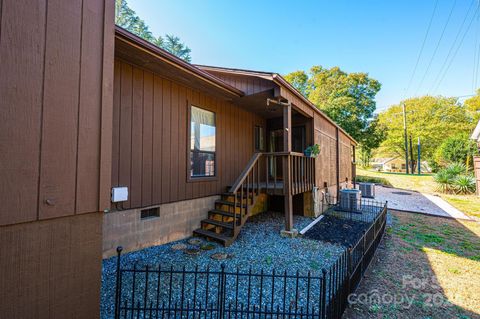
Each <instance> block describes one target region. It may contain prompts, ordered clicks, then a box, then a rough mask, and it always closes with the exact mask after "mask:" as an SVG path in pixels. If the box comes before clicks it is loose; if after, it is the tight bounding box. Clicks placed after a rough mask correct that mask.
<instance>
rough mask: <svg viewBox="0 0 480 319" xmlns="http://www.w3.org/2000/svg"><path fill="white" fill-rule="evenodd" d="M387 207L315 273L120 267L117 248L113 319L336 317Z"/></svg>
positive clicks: (381, 230)
mask: <svg viewBox="0 0 480 319" xmlns="http://www.w3.org/2000/svg"><path fill="white" fill-rule="evenodd" d="M386 213H387V206H386V205H384V206H383V207H381V209H380V210H379V212H378V214H377V216H376V218H375V219H374V220H373V222H372V223H371V225H370V227H369V228H368V229H367V231H365V233H364V234H363V236H362V238H361V239H360V240H359V241H358V242H357V243H356V244H355V245H354V246H352V247H349V248H348V249H346V250H345V251H344V252H343V253H342V255H341V256H340V257H339V258H338V259H337V260H336V262H335V263H334V264H333V265H332V266H331V267H330V268H329V269H323V270H322V272H321V274H311V273H310V272H306V273H300V272H299V271H297V272H295V273H288V272H287V271H284V272H276V271H275V270H273V271H271V272H264V271H263V270H261V271H260V272H257V271H255V272H254V271H252V269H250V270H248V271H240V270H239V269H236V270H233V271H232V270H229V269H226V268H225V266H224V265H222V266H221V267H220V268H219V269H209V268H207V269H203V270H201V269H198V268H194V269H186V268H185V267H183V268H181V269H177V268H174V267H169V268H162V267H161V265H158V266H155V267H149V266H145V267H137V266H134V267H133V268H128V269H127V268H122V267H121V266H120V265H121V248H118V249H117V252H118V259H117V273H116V276H117V278H116V281H117V284H116V291H115V318H116V319H117V318H118V319H119V318H130V319H134V318H137V319H139V318H142V319H147V318H149V319H150V318H162V319H163V318H175V319H176V318H187V319H188V318H192V319H196V318H199V319H200V318H205V319H209V318H210V319H211V318H216V319H224V318H241V319H243V318H247V319H249V318H252V319H254V318H305V319H309V318H312V319H313V318H321V319H326V318H340V317H341V315H342V313H343V311H344V310H345V308H346V307H347V305H348V302H347V297H348V295H349V294H350V293H352V292H353V291H354V290H355V289H356V287H357V286H358V284H359V283H360V280H361V278H362V277H363V274H364V272H365V269H366V268H367V267H368V265H369V263H370V261H371V259H372V257H373V255H374V253H375V250H376V248H377V246H378V243H379V242H380V240H381V237H382V235H383V233H384V231H385V224H386Z"/></svg>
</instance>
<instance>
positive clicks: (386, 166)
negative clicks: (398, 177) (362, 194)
mask: <svg viewBox="0 0 480 319" xmlns="http://www.w3.org/2000/svg"><path fill="white" fill-rule="evenodd" d="M370 166H371V167H372V168H373V169H375V170H377V171H382V172H401V171H402V170H403V171H405V160H403V159H402V158H400V157H399V156H397V157H382V158H373V159H372V160H371V161H370Z"/></svg>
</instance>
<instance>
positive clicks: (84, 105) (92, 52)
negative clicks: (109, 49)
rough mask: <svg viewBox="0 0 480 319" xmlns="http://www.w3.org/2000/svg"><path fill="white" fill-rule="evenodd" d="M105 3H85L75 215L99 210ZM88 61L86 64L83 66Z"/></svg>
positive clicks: (91, 0) (94, 0)
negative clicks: (102, 31)
mask: <svg viewBox="0 0 480 319" xmlns="http://www.w3.org/2000/svg"><path fill="white" fill-rule="evenodd" d="M103 16H104V3H103V2H101V1H97V0H84V3H83V21H82V37H81V38H82V51H81V61H83V63H82V67H81V69H80V102H79V112H78V113H79V120H78V123H79V124H78V125H79V128H78V148H77V154H78V155H77V158H78V159H77V190H76V213H88V212H94V211H98V203H99V193H100V189H99V186H100V182H99V178H100V174H99V172H100V134H101V133H100V131H101V124H102V122H101V111H102V109H101V105H102V67H103V50H102V47H103V44H104V43H103V34H102V33H101V32H98V30H102V29H103ZM87 61H88V63H86V62H87Z"/></svg>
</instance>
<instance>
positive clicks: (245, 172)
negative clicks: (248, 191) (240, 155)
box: [230, 152, 262, 194]
mask: <svg viewBox="0 0 480 319" xmlns="http://www.w3.org/2000/svg"><path fill="white" fill-rule="evenodd" d="M261 156H262V153H260V152H257V153H254V154H253V156H252V157H251V158H250V160H249V161H248V164H247V166H246V167H245V168H244V169H243V171H242V173H241V174H240V175H239V176H238V177H237V179H236V180H235V183H233V186H232V187H230V193H232V194H233V193H236V192H237V191H238V189H239V188H240V186H242V184H243V182H244V181H245V179H246V178H247V176H248V175H249V174H250V172H251V171H252V169H253V168H254V167H255V164H256V163H257V162H258V160H259V159H260V157H261Z"/></svg>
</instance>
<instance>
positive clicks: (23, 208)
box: [0, 0, 46, 225]
mask: <svg viewBox="0 0 480 319" xmlns="http://www.w3.org/2000/svg"><path fill="white" fill-rule="evenodd" d="M45 18H46V12H45V1H37V2H35V3H34V4H32V3H31V2H30V1H15V0H12V1H2V15H1V16H0V19H1V20H0V57H1V61H0V63H1V65H0V68H1V76H0V97H1V98H0V105H1V107H0V112H1V113H0V114H1V121H2V123H1V125H0V163H1V169H0V194H1V197H2V205H1V207H0V225H5V224H13V223H20V222H26V221H32V220H35V219H37V205H38V175H39V154H40V135H41V112H42V109H41V105H42V95H43V93H42V84H43V59H44V43H45V33H44V32H43V29H44V28H45ZM19 21H28V23H19ZM27 75H28V76H27Z"/></svg>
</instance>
